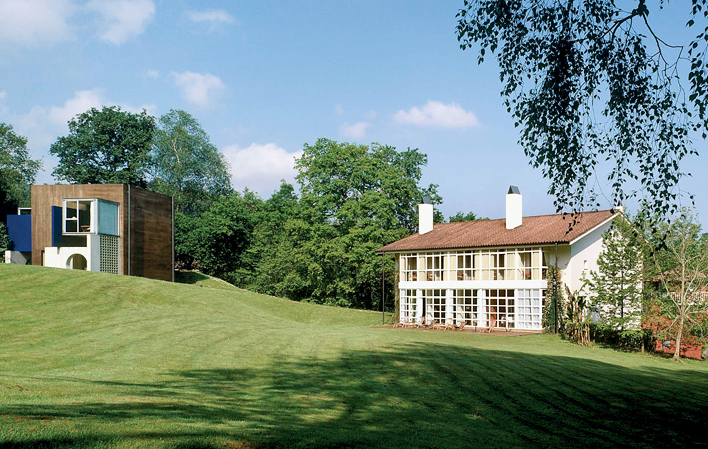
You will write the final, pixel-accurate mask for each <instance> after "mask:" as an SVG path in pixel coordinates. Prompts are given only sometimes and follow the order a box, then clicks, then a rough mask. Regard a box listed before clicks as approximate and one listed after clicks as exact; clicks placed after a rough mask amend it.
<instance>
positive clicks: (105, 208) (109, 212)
mask: <svg viewBox="0 0 708 449" xmlns="http://www.w3.org/2000/svg"><path fill="white" fill-rule="evenodd" d="M98 233H99V234H105V235H116V236H117V235H119V234H118V203H113V202H111V201H106V200H98Z"/></svg>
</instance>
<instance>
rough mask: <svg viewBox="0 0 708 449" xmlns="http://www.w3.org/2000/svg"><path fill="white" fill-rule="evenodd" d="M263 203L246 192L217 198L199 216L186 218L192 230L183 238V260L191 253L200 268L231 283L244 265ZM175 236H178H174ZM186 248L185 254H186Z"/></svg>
mask: <svg viewBox="0 0 708 449" xmlns="http://www.w3.org/2000/svg"><path fill="white" fill-rule="evenodd" d="M261 203H262V201H261V200H260V199H259V198H258V197H257V196H256V195H255V194H254V193H253V192H250V191H248V190H246V191H245V192H244V193H243V194H239V193H238V192H236V193H233V194H231V195H223V196H220V197H218V199H216V200H215V201H214V202H213V203H212V204H211V206H210V207H209V209H207V210H206V211H205V212H204V213H203V214H201V215H199V216H196V215H195V216H191V217H190V216H185V217H183V218H186V222H183V224H182V225H183V226H184V224H188V225H189V227H188V228H187V229H183V230H184V232H183V233H182V235H181V237H180V242H179V243H180V245H181V246H180V252H181V253H182V254H181V257H183V258H184V257H185V254H184V252H186V251H190V252H191V254H189V255H191V256H192V257H193V259H194V261H196V262H198V263H199V266H200V267H201V269H202V270H203V271H204V272H205V273H207V274H209V275H212V276H216V277H219V278H221V279H224V280H226V281H229V282H231V283H234V282H235V280H236V279H235V273H236V272H237V271H238V270H239V269H240V268H241V266H242V256H243V254H244V253H245V251H246V250H247V249H248V247H249V246H250V245H251V241H252V237H251V236H252V233H253V228H254V225H255V216H256V214H255V212H256V211H257V210H258V208H259V207H260V204H261ZM175 237H176V236H175ZM185 249H186V251H185Z"/></svg>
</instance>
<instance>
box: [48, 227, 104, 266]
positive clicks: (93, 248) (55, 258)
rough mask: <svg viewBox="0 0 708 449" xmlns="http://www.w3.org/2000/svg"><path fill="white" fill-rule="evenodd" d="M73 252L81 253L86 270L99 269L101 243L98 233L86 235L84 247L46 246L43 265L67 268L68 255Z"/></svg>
mask: <svg viewBox="0 0 708 449" xmlns="http://www.w3.org/2000/svg"><path fill="white" fill-rule="evenodd" d="M74 254H81V255H82V256H84V257H85V258H86V265H87V269H88V271H100V269H101V244H100V236H99V235H98V234H88V235H86V246H85V247H73V246H62V247H56V246H47V247H46V248H44V266H45V267H54V268H68V266H67V263H68V260H69V257H71V256H73V255H74Z"/></svg>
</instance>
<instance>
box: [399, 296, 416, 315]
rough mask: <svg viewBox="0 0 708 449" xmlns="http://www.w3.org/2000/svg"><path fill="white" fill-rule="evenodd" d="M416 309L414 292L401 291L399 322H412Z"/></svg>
mask: <svg viewBox="0 0 708 449" xmlns="http://www.w3.org/2000/svg"><path fill="white" fill-rule="evenodd" d="M417 307H418V304H417V297H416V290H401V320H402V321H403V320H404V319H405V320H408V321H414V320H415V318H416V312H417Z"/></svg>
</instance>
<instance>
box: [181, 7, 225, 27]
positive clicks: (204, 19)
mask: <svg viewBox="0 0 708 449" xmlns="http://www.w3.org/2000/svg"><path fill="white" fill-rule="evenodd" d="M186 16H187V19H189V20H190V21H192V22H197V23H210V24H216V23H224V24H232V23H234V22H235V20H234V18H233V16H232V15H231V14H229V13H228V12H226V10H223V9H211V8H210V9H207V10H205V11H188V12H187V13H186Z"/></svg>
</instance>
